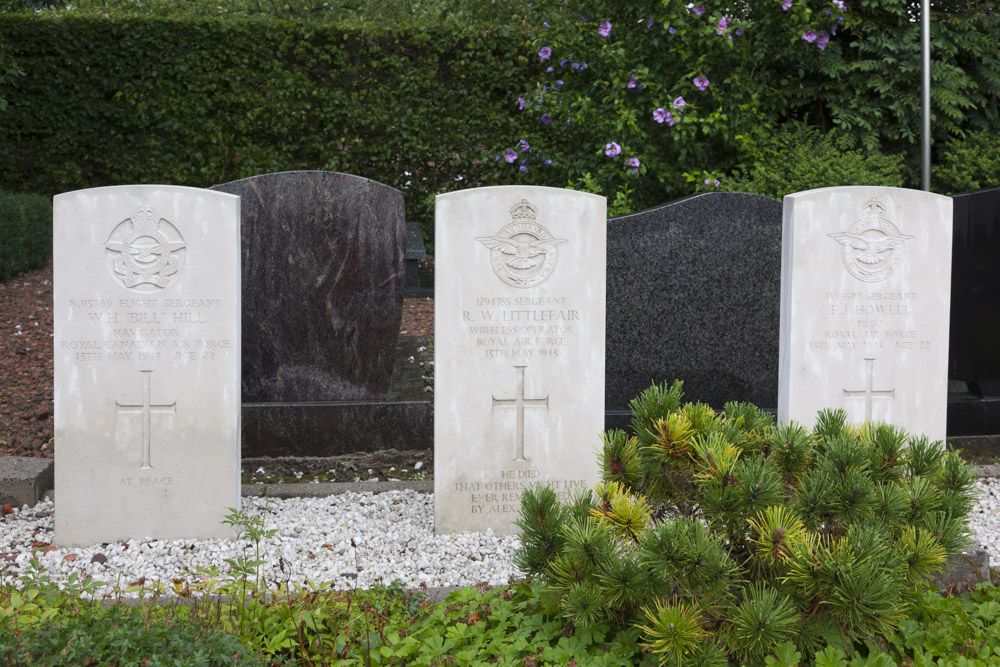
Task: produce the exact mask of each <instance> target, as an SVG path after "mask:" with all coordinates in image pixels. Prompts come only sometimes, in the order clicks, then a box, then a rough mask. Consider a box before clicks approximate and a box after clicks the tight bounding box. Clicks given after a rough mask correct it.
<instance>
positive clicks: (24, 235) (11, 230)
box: [0, 190, 52, 281]
mask: <svg viewBox="0 0 1000 667" xmlns="http://www.w3.org/2000/svg"><path fill="white" fill-rule="evenodd" d="M0 239H3V242H2V243H0V281H3V280H7V279H8V278H10V277H11V276H16V275H17V274H19V273H24V272H25V271H29V270H31V269H36V268H38V267H39V266H41V265H42V264H44V263H45V262H46V260H48V258H49V257H51V256H52V200H50V199H49V198H48V197H43V196H42V195H26V194H12V193H10V192H4V191H3V190H0Z"/></svg>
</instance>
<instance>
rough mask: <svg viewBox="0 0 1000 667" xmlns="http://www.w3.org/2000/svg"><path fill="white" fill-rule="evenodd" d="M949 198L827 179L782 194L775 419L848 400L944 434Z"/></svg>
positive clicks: (865, 410)
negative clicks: (832, 183) (828, 183)
mask: <svg viewBox="0 0 1000 667" xmlns="http://www.w3.org/2000/svg"><path fill="white" fill-rule="evenodd" d="M950 293H951V200H950V199H949V198H947V197H943V196H940V195H934V194H930V193H925V192H919V191H916V190H904V189H900V188H877V187H843V188H823V189H819V190H811V191H808V192H800V193H797V194H794V195H789V196H787V197H785V201H784V231H783V247H782V285H781V342H780V357H779V366H780V368H779V375H780V381H779V392H778V418H779V420H782V421H785V420H789V419H795V420H797V421H799V422H802V423H804V424H808V425H812V424H814V423H815V419H816V413H817V412H818V411H819V410H821V409H823V408H843V409H844V410H846V411H847V413H848V419H849V420H850V421H851V422H854V423H860V422H864V421H886V422H889V423H892V424H896V425H898V426H902V427H903V428H906V429H907V430H908V431H910V432H912V433H923V434H926V435H927V436H928V437H930V438H932V439H935V440H943V439H944V437H945V422H946V413H947V377H948V374H947V364H948V311H949V302H950Z"/></svg>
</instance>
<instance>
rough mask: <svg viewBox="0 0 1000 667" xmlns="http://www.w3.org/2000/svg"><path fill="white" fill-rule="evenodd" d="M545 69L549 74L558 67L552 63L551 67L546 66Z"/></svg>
mask: <svg viewBox="0 0 1000 667" xmlns="http://www.w3.org/2000/svg"><path fill="white" fill-rule="evenodd" d="M545 71H546V72H548V73H549V74H552V73H553V72H555V71H556V68H555V67H552V66H551V65H550V66H549V67H546V68H545Z"/></svg>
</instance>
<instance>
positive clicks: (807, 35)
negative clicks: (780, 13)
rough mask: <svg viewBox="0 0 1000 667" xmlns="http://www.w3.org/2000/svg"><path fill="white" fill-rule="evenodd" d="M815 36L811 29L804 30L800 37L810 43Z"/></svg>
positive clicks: (814, 39) (813, 40)
mask: <svg viewBox="0 0 1000 667" xmlns="http://www.w3.org/2000/svg"><path fill="white" fill-rule="evenodd" d="M817 37H818V35H817V34H816V33H814V32H813V31H812V30H806V31H805V32H804V33H802V39H804V40H806V41H807V42H809V43H810V44H812V43H813V42H815V41H816V38H817Z"/></svg>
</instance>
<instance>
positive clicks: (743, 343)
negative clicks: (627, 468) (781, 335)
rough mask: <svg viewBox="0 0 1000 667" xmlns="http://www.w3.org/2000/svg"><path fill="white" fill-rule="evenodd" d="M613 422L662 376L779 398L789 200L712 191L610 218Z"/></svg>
mask: <svg viewBox="0 0 1000 667" xmlns="http://www.w3.org/2000/svg"><path fill="white" fill-rule="evenodd" d="M607 256H608V279H607V280H608V283H607V285H608V288H607V357H606V364H607V365H606V368H607V376H606V377H607V379H606V382H605V405H606V409H607V420H606V421H607V423H608V426H609V427H611V426H615V427H624V426H625V425H627V424H628V421H629V419H628V416H627V415H628V403H629V401H630V400H631V399H633V398H635V397H636V396H637V395H638V394H639V393H640V392H641V391H642V390H643V389H645V388H647V387H648V386H649V385H650V383H651V382H653V381H655V382H657V383H659V382H662V381H664V380H674V379H680V380H683V381H684V392H685V400H686V401H701V402H704V403H708V404H709V405H711V406H712V407H714V408H716V409H721V408H722V407H723V405H724V404H725V403H726V402H727V401H750V402H752V403H755V404H756V405H758V406H760V407H762V408H772V409H774V408H776V407H777V401H778V316H779V300H780V292H781V202H778V201H776V200H774V199H770V198H768V197H762V196H760V195H752V194H745V193H736V192H715V193H706V194H700V195H695V196H692V197H688V198H686V199H681V200H679V201H676V202H674V203H672V204H668V205H666V206H661V207H659V208H655V209H651V210H648V211H644V212H642V213H636V214H633V215H626V216H622V217H618V218H612V219H610V220H608V255H607Z"/></svg>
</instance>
